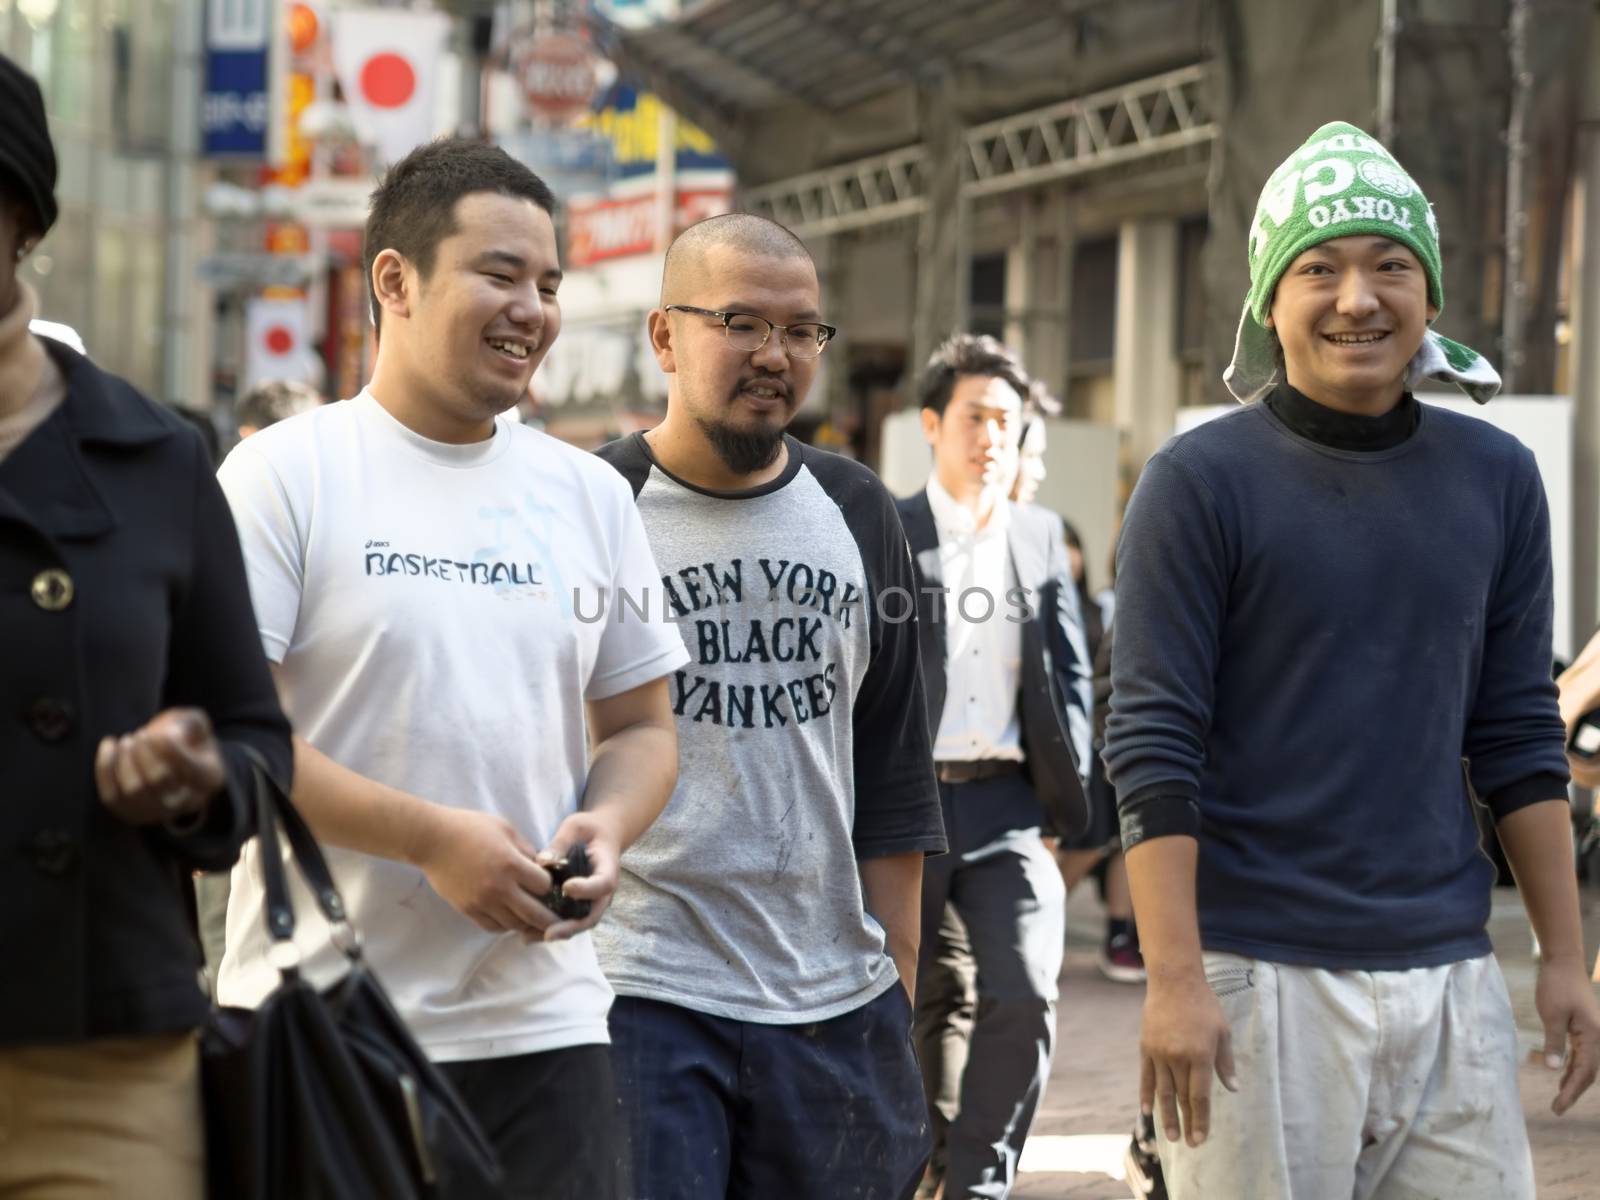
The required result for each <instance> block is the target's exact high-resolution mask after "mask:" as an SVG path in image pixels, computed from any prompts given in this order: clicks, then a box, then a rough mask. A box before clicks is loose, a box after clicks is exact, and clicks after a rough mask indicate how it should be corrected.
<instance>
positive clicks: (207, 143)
mask: <svg viewBox="0 0 1600 1200" xmlns="http://www.w3.org/2000/svg"><path fill="white" fill-rule="evenodd" d="M272 2H273V0H206V78H205V94H204V96H203V97H202V98H201V102H200V147H201V149H200V152H201V153H202V154H203V155H206V156H207V157H211V156H219V155H243V156H247V157H254V158H260V157H263V156H265V154H266V152H267V128H268V126H269V125H270V124H271V115H272V104H271V99H270V96H269V89H268V75H267V43H268V38H269V35H270V32H271V29H272Z"/></svg>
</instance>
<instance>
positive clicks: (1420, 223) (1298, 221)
mask: <svg viewBox="0 0 1600 1200" xmlns="http://www.w3.org/2000/svg"><path fill="white" fill-rule="evenodd" d="M1357 234H1368V235H1376V236H1378V237H1386V238H1389V239H1390V240H1392V241H1395V242H1399V243H1400V244H1401V245H1403V246H1407V247H1409V248H1410V250H1411V252H1412V253H1413V254H1415V255H1416V256H1417V259H1418V261H1420V262H1421V263H1422V268H1423V270H1424V271H1425V272H1426V273H1427V277H1428V299H1429V300H1430V301H1432V303H1433V305H1434V307H1435V308H1436V309H1438V310H1439V311H1440V312H1443V311H1444V274H1443V271H1442V270H1441V269H1440V264H1439V226H1438V224H1437V223H1436V222H1435V220H1434V216H1433V206H1432V205H1430V204H1429V203H1428V199H1427V197H1426V196H1424V195H1423V194H1422V189H1421V188H1419V187H1418V186H1417V184H1416V181H1415V180H1413V179H1412V178H1411V176H1410V175H1408V174H1406V172H1405V169H1404V168H1403V167H1401V165H1400V164H1399V163H1398V162H1396V161H1395V159H1394V155H1392V154H1390V153H1389V152H1388V151H1387V150H1386V149H1384V147H1383V145H1382V144H1381V143H1380V142H1379V141H1378V140H1377V139H1376V138H1373V137H1369V136H1368V135H1367V134H1365V133H1363V132H1362V131H1361V130H1359V129H1357V128H1356V127H1355V126H1354V125H1347V124H1345V123H1344V122H1343V121H1333V122H1330V123H1329V124H1327V125H1324V126H1323V127H1322V128H1321V129H1319V130H1317V131H1316V132H1315V133H1313V134H1312V135H1311V137H1310V138H1309V139H1308V140H1307V141H1306V143H1305V145H1303V146H1301V147H1300V149H1298V150H1296V151H1295V152H1294V153H1293V154H1291V155H1290V156H1289V157H1288V158H1287V159H1286V160H1285V161H1284V163H1283V165H1282V166H1281V167H1279V168H1278V169H1277V170H1276V171H1274V172H1273V173H1272V176H1271V178H1269V179H1268V180H1267V185H1266V186H1265V187H1264V188H1262V189H1261V199H1260V200H1259V201H1257V202H1256V215H1255V220H1254V221H1252V222H1251V223H1250V294H1249V296H1247V297H1246V299H1245V305H1244V312H1243V314H1242V315H1241V316H1240V318H1239V335H1238V339H1237V341H1236V342H1235V344H1234V349H1233V362H1232V363H1230V364H1229V365H1228V369H1227V370H1226V371H1224V372H1223V373H1222V379H1223V382H1224V383H1226V384H1227V385H1228V390H1229V391H1230V392H1232V393H1233V394H1234V396H1235V397H1236V398H1237V399H1239V400H1240V401H1243V402H1245V403H1249V402H1250V401H1252V400H1256V399H1259V398H1260V397H1261V396H1262V395H1263V394H1264V393H1265V392H1267V391H1269V390H1270V389H1271V388H1272V386H1273V385H1274V384H1275V383H1276V382H1277V377H1278V356H1277V353H1276V350H1275V347H1274V345H1273V341H1274V339H1273V336H1272V333H1271V332H1270V331H1269V330H1268V329H1267V327H1266V326H1265V324H1263V322H1264V321H1265V320H1266V318H1267V314H1268V312H1269V311H1270V309H1271V307H1272V294H1273V292H1274V291H1275V290H1276V289H1277V287H1278V280H1279V279H1281V278H1282V277H1283V273H1284V272H1285V271H1286V270H1288V269H1289V264H1290V263H1292V262H1293V261H1294V260H1295V259H1296V258H1297V257H1298V256H1299V255H1300V254H1302V253H1303V252H1304V251H1306V250H1308V249H1309V248H1310V247H1312V246H1315V245H1317V244H1318V243H1319V242H1326V241H1330V240H1332V239H1333V238H1339V237H1350V236H1352V235H1357ZM1436 319H1437V318H1436ZM1422 379H1438V380H1442V381H1445V382H1449V383H1453V384H1455V385H1456V386H1457V387H1459V388H1460V389H1461V390H1462V391H1464V392H1466V393H1467V395H1469V396H1471V397H1472V398H1473V399H1474V400H1476V401H1478V402H1479V403H1480V404H1482V403H1484V402H1486V401H1487V400H1488V399H1489V398H1490V397H1491V396H1493V395H1494V394H1495V392H1497V391H1499V390H1500V376H1499V375H1498V374H1497V373H1496V371H1495V369H1494V368H1493V367H1491V366H1490V365H1489V363H1488V360H1486V359H1485V358H1484V357H1483V356H1482V355H1481V354H1479V353H1477V351H1475V350H1471V349H1468V348H1467V347H1466V346H1463V345H1461V344H1460V343H1458V342H1452V341H1451V340H1450V339H1449V338H1446V337H1441V336H1440V335H1439V334H1437V333H1434V332H1433V330H1431V329H1430V330H1428V332H1427V333H1426V334H1425V335H1424V337H1423V339H1422V347H1421V349H1419V350H1418V351H1417V353H1416V356H1415V357H1414V358H1412V360H1411V364H1410V366H1409V368H1408V369H1407V371H1406V386H1407V387H1408V388H1413V387H1415V386H1416V384H1417V383H1418V382H1419V381H1420V380H1422Z"/></svg>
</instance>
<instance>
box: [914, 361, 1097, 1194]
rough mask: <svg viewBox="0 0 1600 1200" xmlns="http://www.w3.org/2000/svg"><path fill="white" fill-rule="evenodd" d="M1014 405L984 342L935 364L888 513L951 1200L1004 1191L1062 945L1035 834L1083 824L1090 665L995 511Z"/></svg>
mask: <svg viewBox="0 0 1600 1200" xmlns="http://www.w3.org/2000/svg"><path fill="white" fill-rule="evenodd" d="M1028 386H1029V384H1028V378H1027V375H1026V373H1025V372H1024V370H1023V368H1022V365H1021V364H1020V363H1019V362H1018V361H1017V359H1016V357H1015V356H1014V355H1013V354H1011V352H1010V351H1008V350H1006V348H1005V347H1003V346H1002V345H1000V343H998V342H996V341H995V340H994V339H993V338H988V337H978V336H972V335H960V336H957V337H954V338H952V339H950V340H949V341H948V342H946V343H945V344H944V345H943V346H941V347H940V348H939V349H938V350H937V351H936V352H935V353H934V355H933V357H932V359H931V360H930V361H929V364H928V369H927V372H926V374H925V376H924V378H923V380H922V383H921V387H920V400H921V405H922V426H923V433H924V435H925V436H926V438H927V440H928V444H929V445H930V446H931V447H932V449H933V459H934V465H933V472H932V474H931V475H930V477H929V480H928V485H927V487H926V488H925V489H924V490H923V491H921V492H918V493H917V494H916V495H914V496H911V497H908V498H907V499H904V500H901V501H900V502H899V508H900V520H901V523H902V524H903V525H904V527H905V531H906V537H907V539H908V541H909V542H910V544H911V552H912V559H913V562H914V565H915V568H916V574H917V586H918V619H919V621H920V622H921V625H922V630H923V636H922V639H921V654H922V672H923V680H924V683H925V686H926V689H927V700H928V723H929V727H930V729H931V730H932V732H933V740H934V748H933V754H934V760H935V764H936V767H937V774H938V778H939V794H940V802H941V804H942V806H943V810H944V820H945V830H946V835H947V837H948V839H949V843H950V853H949V854H948V855H946V856H944V857H943V858H937V859H930V860H929V861H928V863H927V865H926V867H925V871H924V875H923V893H922V922H923V929H922V952H921V953H922V964H923V968H922V970H921V972H919V974H920V975H921V977H922V980H923V982H922V984H921V985H919V988H918V995H917V1015H918V1021H917V1031H916V1033H917V1045H918V1055H919V1058H920V1059H921V1062H922V1067H923V1072H924V1077H925V1082H926V1087H927V1091H928V1097H929V1109H930V1117H931V1120H932V1123H933V1126H934V1131H935V1139H936V1149H935V1159H934V1163H933V1166H932V1167H931V1169H930V1177H929V1179H928V1181H927V1185H928V1187H929V1189H936V1188H937V1186H938V1183H939V1181H940V1177H941V1176H942V1180H943V1184H944V1195H945V1196H946V1197H948V1198H950V1200H955V1198H957V1197H963V1198H964V1197H984V1198H987V1200H997V1198H1002V1197H1004V1196H1006V1195H1007V1194H1009V1192H1010V1190H1011V1185H1012V1183H1013V1181H1014V1180H1015V1178H1016V1167H1017V1159H1018V1157H1019V1155H1020V1154H1021V1151H1022V1143H1023V1140H1024V1139H1025V1138H1026V1137H1027V1133H1028V1127H1029V1125H1030V1124H1031V1123H1032V1120H1033V1114H1034V1111H1035V1110H1036V1108H1037V1106H1038V1102H1039V1098H1040V1096H1041V1095H1042V1094H1043V1091H1044V1084H1045V1080H1046V1079H1047V1078H1048V1077H1049V1073H1050V1056H1051V1050H1052V1047H1053V1045H1054V1037H1055V1003H1056V995H1057V992H1056V976H1057V975H1058V974H1059V972H1060V969H1061V954H1062V944H1063V940H1064V934H1065V929H1064V926H1065V906H1066V895H1065V891H1064V889H1063V887H1062V883H1061V876H1060V873H1059V872H1058V871H1057V869H1056V866H1055V862H1054V859H1053V858H1052V857H1051V855H1050V853H1049V851H1047V850H1046V849H1045V848H1044V846H1043V844H1042V843H1041V841H1040V832H1041V830H1045V829H1048V830H1050V831H1051V832H1053V833H1057V834H1061V835H1065V836H1070V835H1071V834H1073V833H1075V832H1076V831H1077V830H1078V829H1080V828H1081V827H1082V825H1083V823H1084V821H1085V820H1086V818H1087V813H1088V810H1087V805H1086V803H1085V800H1084V792H1083V786H1082V777H1081V771H1082V769H1083V768H1084V767H1086V766H1087V764H1088V753H1089V734H1090V721H1089V715H1090V694H1089V670H1088V668H1089V662H1088V654H1087V651H1086V650H1085V646H1084V638H1083V626H1082V619H1081V614H1080V612H1079V608H1078V598H1077V593H1076V590H1075V589H1074V588H1073V587H1072V586H1071V584H1070V582H1069V579H1070V576H1069V568H1068V562H1067V552H1066V546H1065V544H1064V543H1063V542H1062V540H1061V538H1060V537H1059V534H1058V531H1057V529H1056V528H1055V526H1054V524H1053V522H1051V521H1050V520H1049V519H1048V514H1047V513H1044V512H1042V511H1041V510H1038V509H1030V508H1027V507H1024V506H1021V505H1016V504H1013V503H1011V502H1010V501H1009V500H1008V499H1007V498H1006V494H1007V492H1008V491H1009V489H1010V483H1011V476H1012V474H1013V472H1014V470H1015V454H1016V442H1017V425H1018V422H1019V418H1020V414H1021V411H1022V406H1023V404H1024V402H1025V401H1026V399H1027V396H1028ZM947 902H948V903H949V905H950V907H951V908H952V909H953V910H954V915H955V916H957V917H959V921H960V924H961V925H962V926H964V927H965V930H966V933H967V937H968V939H969V941H970V945H971V953H972V956H973V959H974V960H975V962H976V966H977V995H978V1004H977V1012H976V1019H975V1021H974V1022H973V1024H972V1025H971V1026H970V1033H968V1030H967V1028H966V1027H964V1026H963V1024H962V1023H960V1022H952V1021H951V1020H950V1016H949V1014H950V1005H949V1003H948V1001H949V996H948V995H947V994H946V993H947V992H948V991H949V990H950V988H951V986H952V985H953V979H952V973H951V971H950V970H949V969H948V966H949V962H950V960H951V959H952V958H959V957H960V955H959V952H957V951H958V948H956V947H952V946H951V945H949V944H947V943H948V940H949V939H948V938H947V937H946V936H944V935H943V934H942V932H941V929H942V921H941V918H942V917H943V916H944V913H945V906H946V903H947ZM953 952H955V953H953ZM941 960H943V967H942V966H941ZM968 1059H970V1066H964V1064H965V1063H966V1062H967V1060H968ZM941 1151H942V1153H941Z"/></svg>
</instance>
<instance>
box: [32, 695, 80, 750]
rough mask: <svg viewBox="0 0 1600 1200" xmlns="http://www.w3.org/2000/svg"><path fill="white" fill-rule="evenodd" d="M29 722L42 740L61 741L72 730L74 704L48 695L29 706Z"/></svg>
mask: <svg viewBox="0 0 1600 1200" xmlns="http://www.w3.org/2000/svg"><path fill="white" fill-rule="evenodd" d="M28 724H29V725H30V726H32V728H33V732H34V733H36V734H38V736H39V739H40V741H45V742H59V741H60V740H61V739H62V738H64V737H66V736H67V734H69V733H71V732H72V705H70V704H68V703H66V702H65V701H62V700H52V699H50V698H49V697H46V698H45V699H43V700H35V701H34V702H33V704H32V705H31V706H30V707H29V708H28Z"/></svg>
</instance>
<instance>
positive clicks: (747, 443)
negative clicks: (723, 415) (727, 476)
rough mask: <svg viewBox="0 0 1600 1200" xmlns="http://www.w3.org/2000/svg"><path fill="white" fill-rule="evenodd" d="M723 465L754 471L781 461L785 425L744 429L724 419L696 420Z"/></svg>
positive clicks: (741, 471) (737, 470)
mask: <svg viewBox="0 0 1600 1200" xmlns="http://www.w3.org/2000/svg"><path fill="white" fill-rule="evenodd" d="M696 423H697V424H698V425H699V426H700V429H701V431H702V432H703V433H704V434H705V435H706V439H707V440H708V441H710V443H711V449H712V450H714V451H715V452H716V455H717V457H718V458H720V459H721V460H722V465H723V466H725V467H727V468H728V470H730V471H732V472H733V473H734V474H735V475H754V474H755V473H756V472H757V471H764V470H766V469H767V468H768V467H770V466H771V465H772V464H773V463H775V462H777V461H778V454H779V453H780V452H781V451H782V450H783V430H782V429H759V430H749V431H746V430H742V429H735V428H733V427H732V426H731V425H728V424H726V423H725V422H722V421H706V420H697V421H696Z"/></svg>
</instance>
